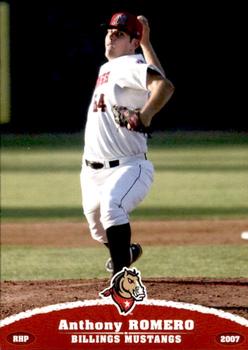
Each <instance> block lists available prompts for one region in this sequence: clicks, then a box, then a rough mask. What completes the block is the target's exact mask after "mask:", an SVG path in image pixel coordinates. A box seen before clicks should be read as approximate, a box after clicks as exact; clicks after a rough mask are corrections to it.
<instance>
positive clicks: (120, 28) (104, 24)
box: [101, 23, 128, 33]
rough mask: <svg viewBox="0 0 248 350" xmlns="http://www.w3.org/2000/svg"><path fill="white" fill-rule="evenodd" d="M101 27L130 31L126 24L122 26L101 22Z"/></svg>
mask: <svg viewBox="0 0 248 350" xmlns="http://www.w3.org/2000/svg"><path fill="white" fill-rule="evenodd" d="M101 28H102V29H118V30H121V31H122V32H125V33H128V31H127V29H126V27H125V26H121V25H118V26H113V25H111V24H108V23H102V24H101Z"/></svg>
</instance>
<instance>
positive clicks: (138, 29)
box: [104, 12, 142, 40]
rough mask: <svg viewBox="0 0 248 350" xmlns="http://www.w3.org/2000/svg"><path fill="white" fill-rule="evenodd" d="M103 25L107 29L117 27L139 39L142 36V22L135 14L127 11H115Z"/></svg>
mask: <svg viewBox="0 0 248 350" xmlns="http://www.w3.org/2000/svg"><path fill="white" fill-rule="evenodd" d="M104 27H106V28H108V29H111V28H112V29H118V30H120V31H122V32H125V33H127V34H129V35H131V36H133V37H134V38H136V39H139V40H140V39H141V37H142V24H141V23H140V22H139V21H138V19H137V17H136V16H135V15H133V14H131V13H128V12H118V13H115V14H114V15H113V16H112V17H111V20H110V22H109V23H108V24H105V25H104Z"/></svg>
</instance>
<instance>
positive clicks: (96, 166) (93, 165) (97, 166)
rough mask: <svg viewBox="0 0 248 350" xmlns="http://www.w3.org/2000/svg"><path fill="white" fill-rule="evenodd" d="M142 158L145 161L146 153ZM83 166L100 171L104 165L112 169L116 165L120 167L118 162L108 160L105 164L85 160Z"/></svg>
mask: <svg viewBox="0 0 248 350" xmlns="http://www.w3.org/2000/svg"><path fill="white" fill-rule="evenodd" d="M144 158H145V159H147V157H146V153H144ZM85 164H86V165H87V166H89V167H91V168H92V169H96V170H97V169H102V168H103V167H104V165H106V164H108V166H106V168H114V167H116V166H118V165H120V161H119V160H118V159H117V160H110V161H107V162H105V163H100V162H91V161H90V160H87V159H85Z"/></svg>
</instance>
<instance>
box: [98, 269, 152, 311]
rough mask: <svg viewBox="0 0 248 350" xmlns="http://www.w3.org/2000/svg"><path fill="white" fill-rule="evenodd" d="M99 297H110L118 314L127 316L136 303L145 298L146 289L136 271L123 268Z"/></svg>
mask: <svg viewBox="0 0 248 350" xmlns="http://www.w3.org/2000/svg"><path fill="white" fill-rule="evenodd" d="M99 295H100V296H101V297H103V298H106V297H111V298H112V300H113V302H114V303H115V305H116V307H117V309H118V310H119V313H120V314H121V315H127V314H129V313H130V312H131V311H132V310H133V308H134V307H135V304H136V302H141V301H142V300H143V299H144V298H145V297H146V288H145V287H144V285H143V284H142V282H141V278H140V272H139V271H138V270H136V269H135V268H134V269H132V270H131V269H127V268H123V269H122V270H121V271H120V272H118V273H117V274H115V275H114V277H113V278H112V280H111V286H110V287H109V288H106V289H104V290H103V291H102V292H101V293H99Z"/></svg>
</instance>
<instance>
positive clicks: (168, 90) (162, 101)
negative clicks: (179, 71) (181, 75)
mask: <svg viewBox="0 0 248 350" xmlns="http://www.w3.org/2000/svg"><path fill="white" fill-rule="evenodd" d="M147 88H148V90H149V91H150V96H149V99H148V100H147V102H146V103H145V105H144V106H143V108H142V109H141V110H140V119H141V122H142V124H143V125H144V126H145V127H148V126H150V124H151V121H152V118H153V117H154V116H155V114H157V113H158V112H159V111H160V110H161V108H163V107H164V106H165V105H166V103H167V102H168V101H169V100H170V98H171V97H172V95H173V93H174V89H175V88H174V85H173V84H172V83H171V81H170V80H168V79H167V78H165V77H162V76H161V75H160V74H158V73H157V72H153V71H150V70H148V73H147Z"/></svg>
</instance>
